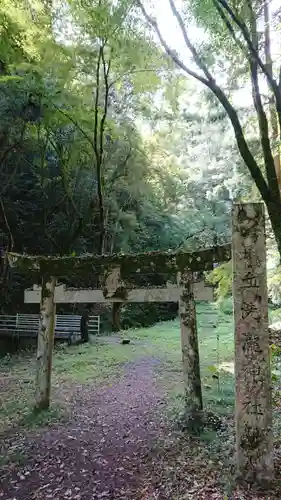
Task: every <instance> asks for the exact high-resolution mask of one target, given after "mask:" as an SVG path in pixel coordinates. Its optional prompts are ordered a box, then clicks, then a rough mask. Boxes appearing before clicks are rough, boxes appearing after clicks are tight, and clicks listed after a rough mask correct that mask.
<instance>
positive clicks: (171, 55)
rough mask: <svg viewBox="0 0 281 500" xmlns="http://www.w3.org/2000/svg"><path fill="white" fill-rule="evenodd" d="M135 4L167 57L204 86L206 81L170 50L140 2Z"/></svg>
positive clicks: (137, 0) (138, 0)
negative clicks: (155, 34)
mask: <svg viewBox="0 0 281 500" xmlns="http://www.w3.org/2000/svg"><path fill="white" fill-rule="evenodd" d="M136 2H137V5H138V6H139V7H140V9H141V11H142V13H143V15H144V17H145V19H146V20H147V22H148V23H149V24H150V25H151V26H152V27H153V29H154V31H155V32H156V33H157V35H158V38H159V40H160V42H161V44H162V46H163V47H164V49H165V51H166V53H167V54H168V56H170V57H171V59H172V60H173V61H174V62H175V63H176V65H177V66H178V67H179V68H181V69H182V70H183V71H184V72H185V73H187V74H188V75H190V76H192V77H193V78H195V79H196V80H198V81H199V82H201V83H203V84H204V85H206V82H207V80H206V79H205V78H204V77H203V76H201V75H199V73H196V72H195V71H192V70H191V69H190V68H188V67H187V66H186V65H185V64H184V63H183V61H182V60H181V59H180V58H179V57H178V55H177V53H176V51H175V50H172V49H171V48H170V47H169V45H168V44H167V42H166V40H165V39H164V38H163V36H162V34H161V31H160V29H159V26H158V24H157V22H156V21H155V19H153V18H152V17H151V16H150V15H149V14H148V13H147V12H146V10H145V8H144V6H143V4H142V2H141V1H140V0H136Z"/></svg>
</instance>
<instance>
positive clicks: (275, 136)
mask: <svg viewBox="0 0 281 500" xmlns="http://www.w3.org/2000/svg"><path fill="white" fill-rule="evenodd" d="M263 12H264V38H265V44H264V51H265V62H266V67H267V71H268V72H269V74H270V76H271V77H272V76H273V62H272V57H271V33H270V22H271V20H270V6H269V1H268V0H265V1H264V5H263ZM268 91H269V95H270V98H269V113H270V123H271V129H272V140H273V142H274V143H276V144H275V146H274V151H275V154H274V165H275V170H276V177H277V181H278V186H279V188H280V190H281V164H280V147H279V145H278V141H279V140H280V131H279V127H278V116H277V111H276V106H275V102H274V96H273V95H272V90H271V88H270V86H269V85H268Z"/></svg>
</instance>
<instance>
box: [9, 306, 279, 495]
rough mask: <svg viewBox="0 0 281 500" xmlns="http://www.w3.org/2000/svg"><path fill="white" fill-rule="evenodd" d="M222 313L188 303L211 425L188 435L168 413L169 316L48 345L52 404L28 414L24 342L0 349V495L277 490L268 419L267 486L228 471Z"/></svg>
mask: <svg viewBox="0 0 281 500" xmlns="http://www.w3.org/2000/svg"><path fill="white" fill-rule="evenodd" d="M225 312H229V311H225ZM225 312H224V311H220V312H218V310H217V308H216V307H215V306H214V305H211V304H208V305H203V304H199V305H198V325H199V338H200V356H201V370H202V384H203V391H204V405H205V408H206V411H207V412H208V411H212V412H214V414H215V415H216V416H217V417H218V418H219V420H218V419H217V420H216V422H218V421H219V422H220V423H222V425H221V426H220V425H219V426H215V428H214V426H213V424H211V423H210V425H206V428H205V429H204V431H203V432H202V434H201V435H200V437H197V438H195V437H190V436H188V435H187V433H186V432H185V431H184V429H183V427H182V425H181V422H180V413H181V411H182V409H183V393H182V378H181V355H180V333H179V324H178V323H177V322H169V323H159V324H157V325H156V326H155V327H153V328H147V329H139V330H132V331H128V332H126V337H127V336H128V337H129V338H130V339H131V344H129V345H121V344H120V343H119V341H118V339H116V338H114V337H108V338H100V339H98V340H95V341H93V342H92V344H91V345H82V346H71V347H66V346H60V347H59V346H58V347H57V348H56V350H55V355H54V372H53V402H52V408H51V410H49V411H47V412H43V413H42V414H40V415H37V416H35V415H34V413H32V411H31V408H32V400H33V392H34V386H33V381H34V370H35V363H34V353H33V354H32V353H29V354H27V353H25V354H21V355H18V356H11V357H7V356H6V357H5V358H3V359H2V360H0V391H1V392H0V393H1V406H0V434H1V450H0V499H4V500H43V499H44V500H48V499H52V500H62V499H69V500H96V499H97V500H98V499H104V500H106V499H123V500H126V499H128V500H130V499H134V500H153V499H159V500H165V499H166V500H189V499H194V500H199V499H200V500H207V499H208V500H254V499H258V498H259V499H263V500H270V499H274V500H280V499H281V479H280V472H281V458H280V452H279V446H280V437H278V435H279V432H278V427H279V428H280V420H279V422H278V425H277V426H276V427H277V432H276V436H275V444H276V450H275V463H276V477H277V479H276V482H275V485H274V489H272V490H271V491H269V490H268V491H265V492H258V491H254V490H250V489H245V487H243V485H240V486H239V487H237V486H236V485H235V484H234V481H233V478H234V464H233V451H234V433H233V424H232V422H233V325H232V316H231V314H225ZM218 367H219V370H218ZM277 410H280V409H278V408H277ZM276 414H277V415H278V414H279V415H280V411H276ZM275 420H276V419H275Z"/></svg>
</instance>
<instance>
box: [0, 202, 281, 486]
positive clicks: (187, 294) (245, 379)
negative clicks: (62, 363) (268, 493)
mask: <svg viewBox="0 0 281 500" xmlns="http://www.w3.org/2000/svg"><path fill="white" fill-rule="evenodd" d="M231 253H232V261H233V296H234V319H235V386H236V412H235V420H236V456H237V472H238V474H241V475H242V476H243V477H244V478H245V477H246V478H248V479H256V478H258V479H270V477H271V476H272V471H273V460H272V429H271V427H272V409H271V377H270V356H269V333H268V308H267V302H268V301H267V282H266V249H265V224H264V206H263V204H259V203H254V204H253V203H247V204H235V205H234V206H233V210H232V252H231V246H230V245H226V246H222V247H215V248H211V249H207V250H203V251H200V252H192V253H186V252H166V253H161V252H152V253H146V254H138V255H114V256H93V255H83V256H80V257H72V256H68V257H44V256H28V255H18V254H12V253H11V254H9V255H8V257H9V262H10V265H12V266H17V267H19V268H20V269H22V270H25V271H28V273H29V274H30V273H31V274H32V275H33V277H34V282H37V283H38V284H39V285H40V284H41V289H40V290H33V292H36V293H38V292H39V293H40V295H41V297H40V329H39V334H38V349H37V383H36V386H37V391H36V408H37V409H42V408H47V407H48V406H49V402H50V389H51V366H52V351H53V342H54V316H55V302H56V299H58V301H59V297H60V293H63V294H64V295H65V297H64V298H66V296H67V294H69V293H71V294H72V295H73V300H74V296H75V294H76V293H77V291H74V290H72V291H69V290H62V289H59V288H57V289H56V283H57V280H58V279H60V278H62V279H63V276H66V275H69V274H70V275H71V276H72V277H73V276H77V277H78V276H83V275H85V273H86V274H87V275H91V274H92V275H94V274H95V269H97V268H99V274H100V270H102V275H103V277H104V286H103V289H102V294H103V296H104V298H106V299H107V300H110V301H113V300H119V301H121V302H124V301H127V300H129V299H133V297H134V294H136V289H133V288H132V286H131V276H132V274H134V273H139V272H141V273H143V274H145V273H159V274H162V273H166V274H167V275H175V274H176V275H177V283H178V289H177V291H176V292H175V288H173V287H171V288H170V290H169V286H166V287H165V291H164V290H163V289H162V290H161V292H160V298H161V297H163V298H164V296H165V302H166V301H167V294H168V293H171V294H172V295H173V294H178V295H177V298H179V309H180V319H181V341H182V359H183V372H184V384H185V401H186V413H187V417H188V418H190V419H191V420H192V419H193V420H194V419H196V418H197V416H198V417H199V416H200V412H201V410H202V394H201V383H200V370H199V352H198V340H197V328H196V310H195V298H194V287H195V285H194V280H193V275H194V273H196V272H198V271H206V270H209V269H212V268H213V264H214V263H220V262H225V261H228V260H230V259H231ZM172 289H173V291H171V290H172ZM84 292H85V291H84ZM88 293H92V294H95V300H96V293H97V290H92V291H88ZM100 293H101V292H100V291H99V294H100ZM139 293H140V292H138V293H137V294H138V295H139ZM141 293H142V294H144V293H146V294H147V298H149V296H150V299H152V298H153V297H154V298H155V297H156V294H157V296H158V297H159V290H158V291H155V290H154V291H153V292H152V289H151V291H149V290H146V292H143V291H142V292H141ZM68 298H69V295H68ZM142 298H144V295H142ZM75 300H76V299H75ZM83 300H84V299H83ZM153 300H154V299H153Z"/></svg>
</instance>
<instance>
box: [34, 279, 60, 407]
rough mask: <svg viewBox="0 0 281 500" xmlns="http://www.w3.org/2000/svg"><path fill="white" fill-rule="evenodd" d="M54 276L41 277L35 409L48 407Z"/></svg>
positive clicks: (53, 317) (53, 313)
mask: <svg viewBox="0 0 281 500" xmlns="http://www.w3.org/2000/svg"><path fill="white" fill-rule="evenodd" d="M55 287H56V278H54V277H51V278H49V280H48V281H46V280H45V279H44V278H43V282H42V291H41V304H40V320H39V331H38V344H37V368H36V394H35V410H36V411H41V410H44V409H47V408H49V405H50V394H51V376H52V357H53V347H54V330H55V313H56V310H55V304H54V292H55Z"/></svg>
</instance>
